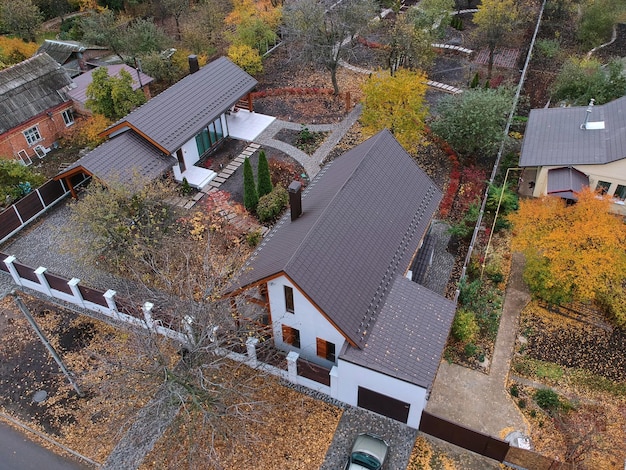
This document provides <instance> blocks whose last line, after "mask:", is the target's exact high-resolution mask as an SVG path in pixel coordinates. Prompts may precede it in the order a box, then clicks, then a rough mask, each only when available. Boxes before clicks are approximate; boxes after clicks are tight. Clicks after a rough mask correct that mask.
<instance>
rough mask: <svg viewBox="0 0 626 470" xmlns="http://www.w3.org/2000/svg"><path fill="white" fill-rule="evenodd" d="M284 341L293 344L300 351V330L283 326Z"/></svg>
mask: <svg viewBox="0 0 626 470" xmlns="http://www.w3.org/2000/svg"><path fill="white" fill-rule="evenodd" d="M283 341H284V342H285V343H287V344H291V345H292V346H293V347H294V348H298V349H300V330H296V329H295V328H292V327H290V326H287V325H283Z"/></svg>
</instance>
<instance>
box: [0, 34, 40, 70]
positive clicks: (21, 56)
mask: <svg viewBox="0 0 626 470" xmlns="http://www.w3.org/2000/svg"><path fill="white" fill-rule="evenodd" d="M38 48H39V45H38V44H37V43H35V42H26V41H24V40H22V39H20V38H11V37H8V36H0V63H2V64H4V66H5V67H8V66H10V65H14V64H17V63H19V62H22V61H23V60H26V59H28V58H29V57H32V56H33V54H35V52H37V49H38ZM1 68H4V67H2V66H0V69H1Z"/></svg>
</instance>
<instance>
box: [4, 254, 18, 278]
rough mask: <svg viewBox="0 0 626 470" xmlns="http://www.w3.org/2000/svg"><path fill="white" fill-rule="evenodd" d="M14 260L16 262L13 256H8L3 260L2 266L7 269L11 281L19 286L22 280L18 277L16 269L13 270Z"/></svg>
mask: <svg viewBox="0 0 626 470" xmlns="http://www.w3.org/2000/svg"><path fill="white" fill-rule="evenodd" d="M15 260H17V258H16V257H15V256H12V255H11V256H9V257H7V258H5V259H4V264H6V265H7V268H9V273H10V274H11V277H12V278H13V281H14V282H15V283H16V284H17V285H18V286H21V285H22V278H21V277H20V274H19V273H18V272H17V269H15V266H14V265H13V263H15Z"/></svg>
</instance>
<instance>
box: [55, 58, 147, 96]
mask: <svg viewBox="0 0 626 470" xmlns="http://www.w3.org/2000/svg"><path fill="white" fill-rule="evenodd" d="M104 67H106V69H107V72H108V74H109V76H111V77H119V75H120V72H121V71H122V70H125V71H126V72H128V73H129V74H130V76H131V77H132V79H133V83H132V87H133V90H138V89H139V88H140V86H139V79H138V77H137V75H138V74H139V78H141V85H142V86H146V85H148V84H150V83H152V82H153V81H154V79H153V78H152V77H150V76H149V75H146V74H145V73H143V72H137V70H135V69H134V68H132V67H131V66H129V65H126V64H115V65H107V66H104ZM95 70H97V69H92V70H89V71H87V72H85V73H83V74H81V75H79V76H78V77H75V78H74V79H73V80H74V85H75V87H74V88H72V89H71V90H69V91H68V92H67V96H69V97H70V98H71V99H72V100H74V101H76V102H78V103H82V104H83V105H84V104H85V103H86V102H87V87H88V86H89V84H90V83H91V82H92V81H93V77H92V76H91V74H92V73H93V72H94V71H95Z"/></svg>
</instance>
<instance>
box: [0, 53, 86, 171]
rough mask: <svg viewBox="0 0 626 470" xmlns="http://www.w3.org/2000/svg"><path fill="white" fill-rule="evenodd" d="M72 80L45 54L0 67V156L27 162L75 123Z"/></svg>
mask: <svg viewBox="0 0 626 470" xmlns="http://www.w3.org/2000/svg"><path fill="white" fill-rule="evenodd" d="M71 84H72V79H71V78H70V76H69V75H68V74H67V71H66V70H65V69H64V68H63V67H61V66H60V65H59V64H58V63H57V62H56V61H54V59H52V58H51V57H50V56H49V55H48V54H45V53H43V54H37V55H35V56H33V57H31V58H30V59H26V60H24V61H23V62H20V63H19V64H16V65H14V66H12V67H8V68H6V69H4V70H0V158H17V159H19V160H20V161H22V162H23V163H24V164H26V165H29V164H30V163H32V159H34V158H43V157H44V156H45V155H46V153H47V152H48V151H49V150H50V148H51V147H52V146H54V145H55V142H56V141H57V139H58V138H59V136H60V135H61V134H62V133H63V132H64V131H65V129H66V128H67V127H68V126H71V125H72V124H73V123H74V114H73V110H72V101H71V100H70V99H69V98H68V97H67V91H68V90H69V88H70V87H71Z"/></svg>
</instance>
